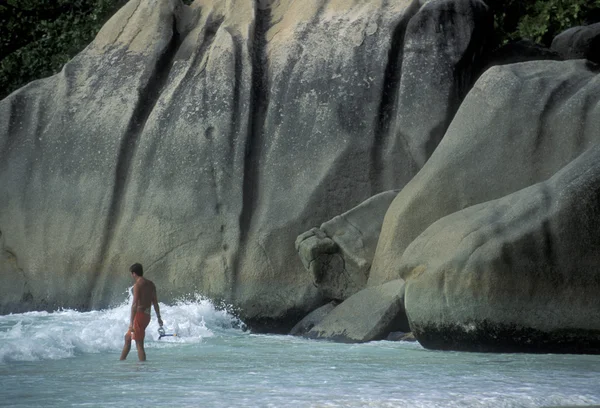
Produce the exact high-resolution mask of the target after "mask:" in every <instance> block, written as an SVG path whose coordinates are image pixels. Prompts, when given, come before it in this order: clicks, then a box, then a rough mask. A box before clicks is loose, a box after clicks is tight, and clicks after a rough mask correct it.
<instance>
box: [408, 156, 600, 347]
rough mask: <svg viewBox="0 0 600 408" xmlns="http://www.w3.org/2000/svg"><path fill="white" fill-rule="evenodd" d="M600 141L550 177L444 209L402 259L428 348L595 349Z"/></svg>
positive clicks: (413, 314) (599, 323)
mask: <svg viewBox="0 0 600 408" xmlns="http://www.w3.org/2000/svg"><path fill="white" fill-rule="evenodd" d="M599 202H600V146H599V145H594V146H593V147H591V148H590V149H589V150H587V151H586V152H584V153H583V154H581V155H580V156H579V157H577V158H576V159H575V160H573V161H572V162H571V163H569V164H568V165H567V166H565V168H564V169H562V170H560V171H559V172H558V173H557V174H556V175H554V176H553V177H552V178H550V179H549V180H548V181H545V182H541V183H538V184H535V185H533V186H531V187H528V188H525V189H523V190H520V191H517V192H515V193H513V194H510V195H507V196H506V197H503V198H501V199H498V200H494V201H489V202H486V203H482V204H479V205H475V206H473V207H468V208H466V209H464V210H462V211H459V212H456V213H454V214H451V215H449V216H447V217H444V218H442V219H440V220H438V221H437V222H435V223H434V224H433V225H431V226H430V227H429V228H427V229H426V230H425V231H424V232H423V233H422V234H421V235H420V236H419V237H418V238H417V239H415V240H414V241H413V243H412V244H411V245H410V246H409V247H408V248H407V250H406V251H405V253H404V256H403V257H402V261H401V265H400V267H401V274H402V275H404V276H405V275H410V276H411V278H410V279H409V280H408V281H407V283H406V299H405V305H406V310H407V314H408V318H409V321H410V326H411V328H412V330H413V332H414V334H415V336H416V338H417V339H418V340H419V342H420V343H421V344H423V345H424V346H425V347H430V348H438V349H455V350H457V349H458V350H461V349H462V350H479V351H529V352H548V351H550V352H573V353H600V313H599V311H600V296H598V293H599V292H600V272H599V270H598V264H599V263H600V235H598V230H599V229H600V211H599V207H598V203H599Z"/></svg>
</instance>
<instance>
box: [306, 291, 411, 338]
mask: <svg viewBox="0 0 600 408" xmlns="http://www.w3.org/2000/svg"><path fill="white" fill-rule="evenodd" d="M395 331H404V332H408V331H410V328H409V327H408V322H407V320H406V314H405V311H404V281H403V280H402V279H398V280H395V281H392V282H388V283H385V284H383V285H381V286H375V287H372V288H367V289H364V290H361V291H360V292H358V293H356V294H354V295H352V296H350V297H349V298H348V299H346V300H345V301H344V302H342V303H341V304H340V305H339V306H337V307H336V308H335V309H333V311H331V312H330V313H329V314H327V316H325V318H324V319H323V320H322V321H321V322H320V323H318V324H317V325H315V326H314V327H313V328H312V329H311V330H310V331H309V332H308V334H307V335H306V336H307V337H308V338H312V339H327V340H334V341H338V342H343V343H363V342H367V341H372V340H382V339H385V338H386V337H387V336H388V335H389V333H391V332H395Z"/></svg>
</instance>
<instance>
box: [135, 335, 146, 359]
mask: <svg viewBox="0 0 600 408" xmlns="http://www.w3.org/2000/svg"><path fill="white" fill-rule="evenodd" d="M135 347H136V348H137V352H138V358H139V359H140V361H146V350H144V340H143V339H142V340H139V341H138V340H136V341H135Z"/></svg>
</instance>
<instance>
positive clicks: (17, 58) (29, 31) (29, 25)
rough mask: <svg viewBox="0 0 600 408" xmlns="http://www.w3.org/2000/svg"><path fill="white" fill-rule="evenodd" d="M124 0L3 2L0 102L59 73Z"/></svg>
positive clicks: (17, 0) (20, 0)
mask: <svg viewBox="0 0 600 408" xmlns="http://www.w3.org/2000/svg"><path fill="white" fill-rule="evenodd" d="M123 4H125V0H5V1H0V38H1V40H0V58H1V59H0V98H3V97H4V96H6V95H7V94H9V93H10V92H12V91H13V90H15V89H17V88H18V87H20V86H23V85H24V84H26V83H28V82H30V81H33V80H34V79H38V78H42V77H46V76H49V75H52V74H54V73H56V72H58V71H59V70H60V69H61V68H62V66H63V65H64V64H65V63H66V62H67V61H68V60H69V59H71V58H72V57H73V56H74V55H75V54H77V52H79V51H81V50H82V49H83V48H85V46H87V45H88V44H89V43H90V42H91V41H92V40H93V38H94V36H95V35H96V33H97V32H98V31H99V30H100V28H101V27H102V25H103V24H104V23H105V21H106V20H107V19H108V18H109V17H110V16H111V15H112V14H113V13H114V12H115V11H116V10H117V9H118V8H119V7H121V6H122V5H123Z"/></svg>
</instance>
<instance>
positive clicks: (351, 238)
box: [296, 190, 398, 300]
mask: <svg viewBox="0 0 600 408" xmlns="http://www.w3.org/2000/svg"><path fill="white" fill-rule="evenodd" d="M397 194H398V191H397V190H392V191H386V192H384V193H380V194H377V195H375V196H373V197H371V198H369V199H368V200H366V201H365V202H363V203H361V204H360V205H358V206H356V207H354V208H353V209H351V210H350V211H348V212H346V213H344V214H342V215H338V216H336V217H334V218H333V219H331V220H329V221H327V222H325V223H323V224H322V225H321V227H320V228H313V229H311V230H309V231H307V232H305V233H303V234H301V235H300V236H298V238H297V239H296V251H298V255H299V256H300V259H301V260H302V263H303V265H304V267H305V268H306V269H307V270H308V271H309V272H310V273H311V275H312V277H313V282H314V284H315V286H316V287H317V288H318V289H319V291H320V293H321V294H322V295H323V296H324V297H325V298H329V299H336V300H344V299H347V298H348V297H350V296H351V295H353V294H354V293H356V292H358V291H359V290H361V289H364V287H365V286H366V284H367V279H368V277H369V269H370V268H371V262H372V261H373V256H374V255H375V248H376V247H377V240H378V239H379V233H380V232H381V225H382V223H383V217H384V216H385V213H386V212H387V209H388V208H389V206H390V203H391V202H392V200H393V199H394V197H396V195H397Z"/></svg>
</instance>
